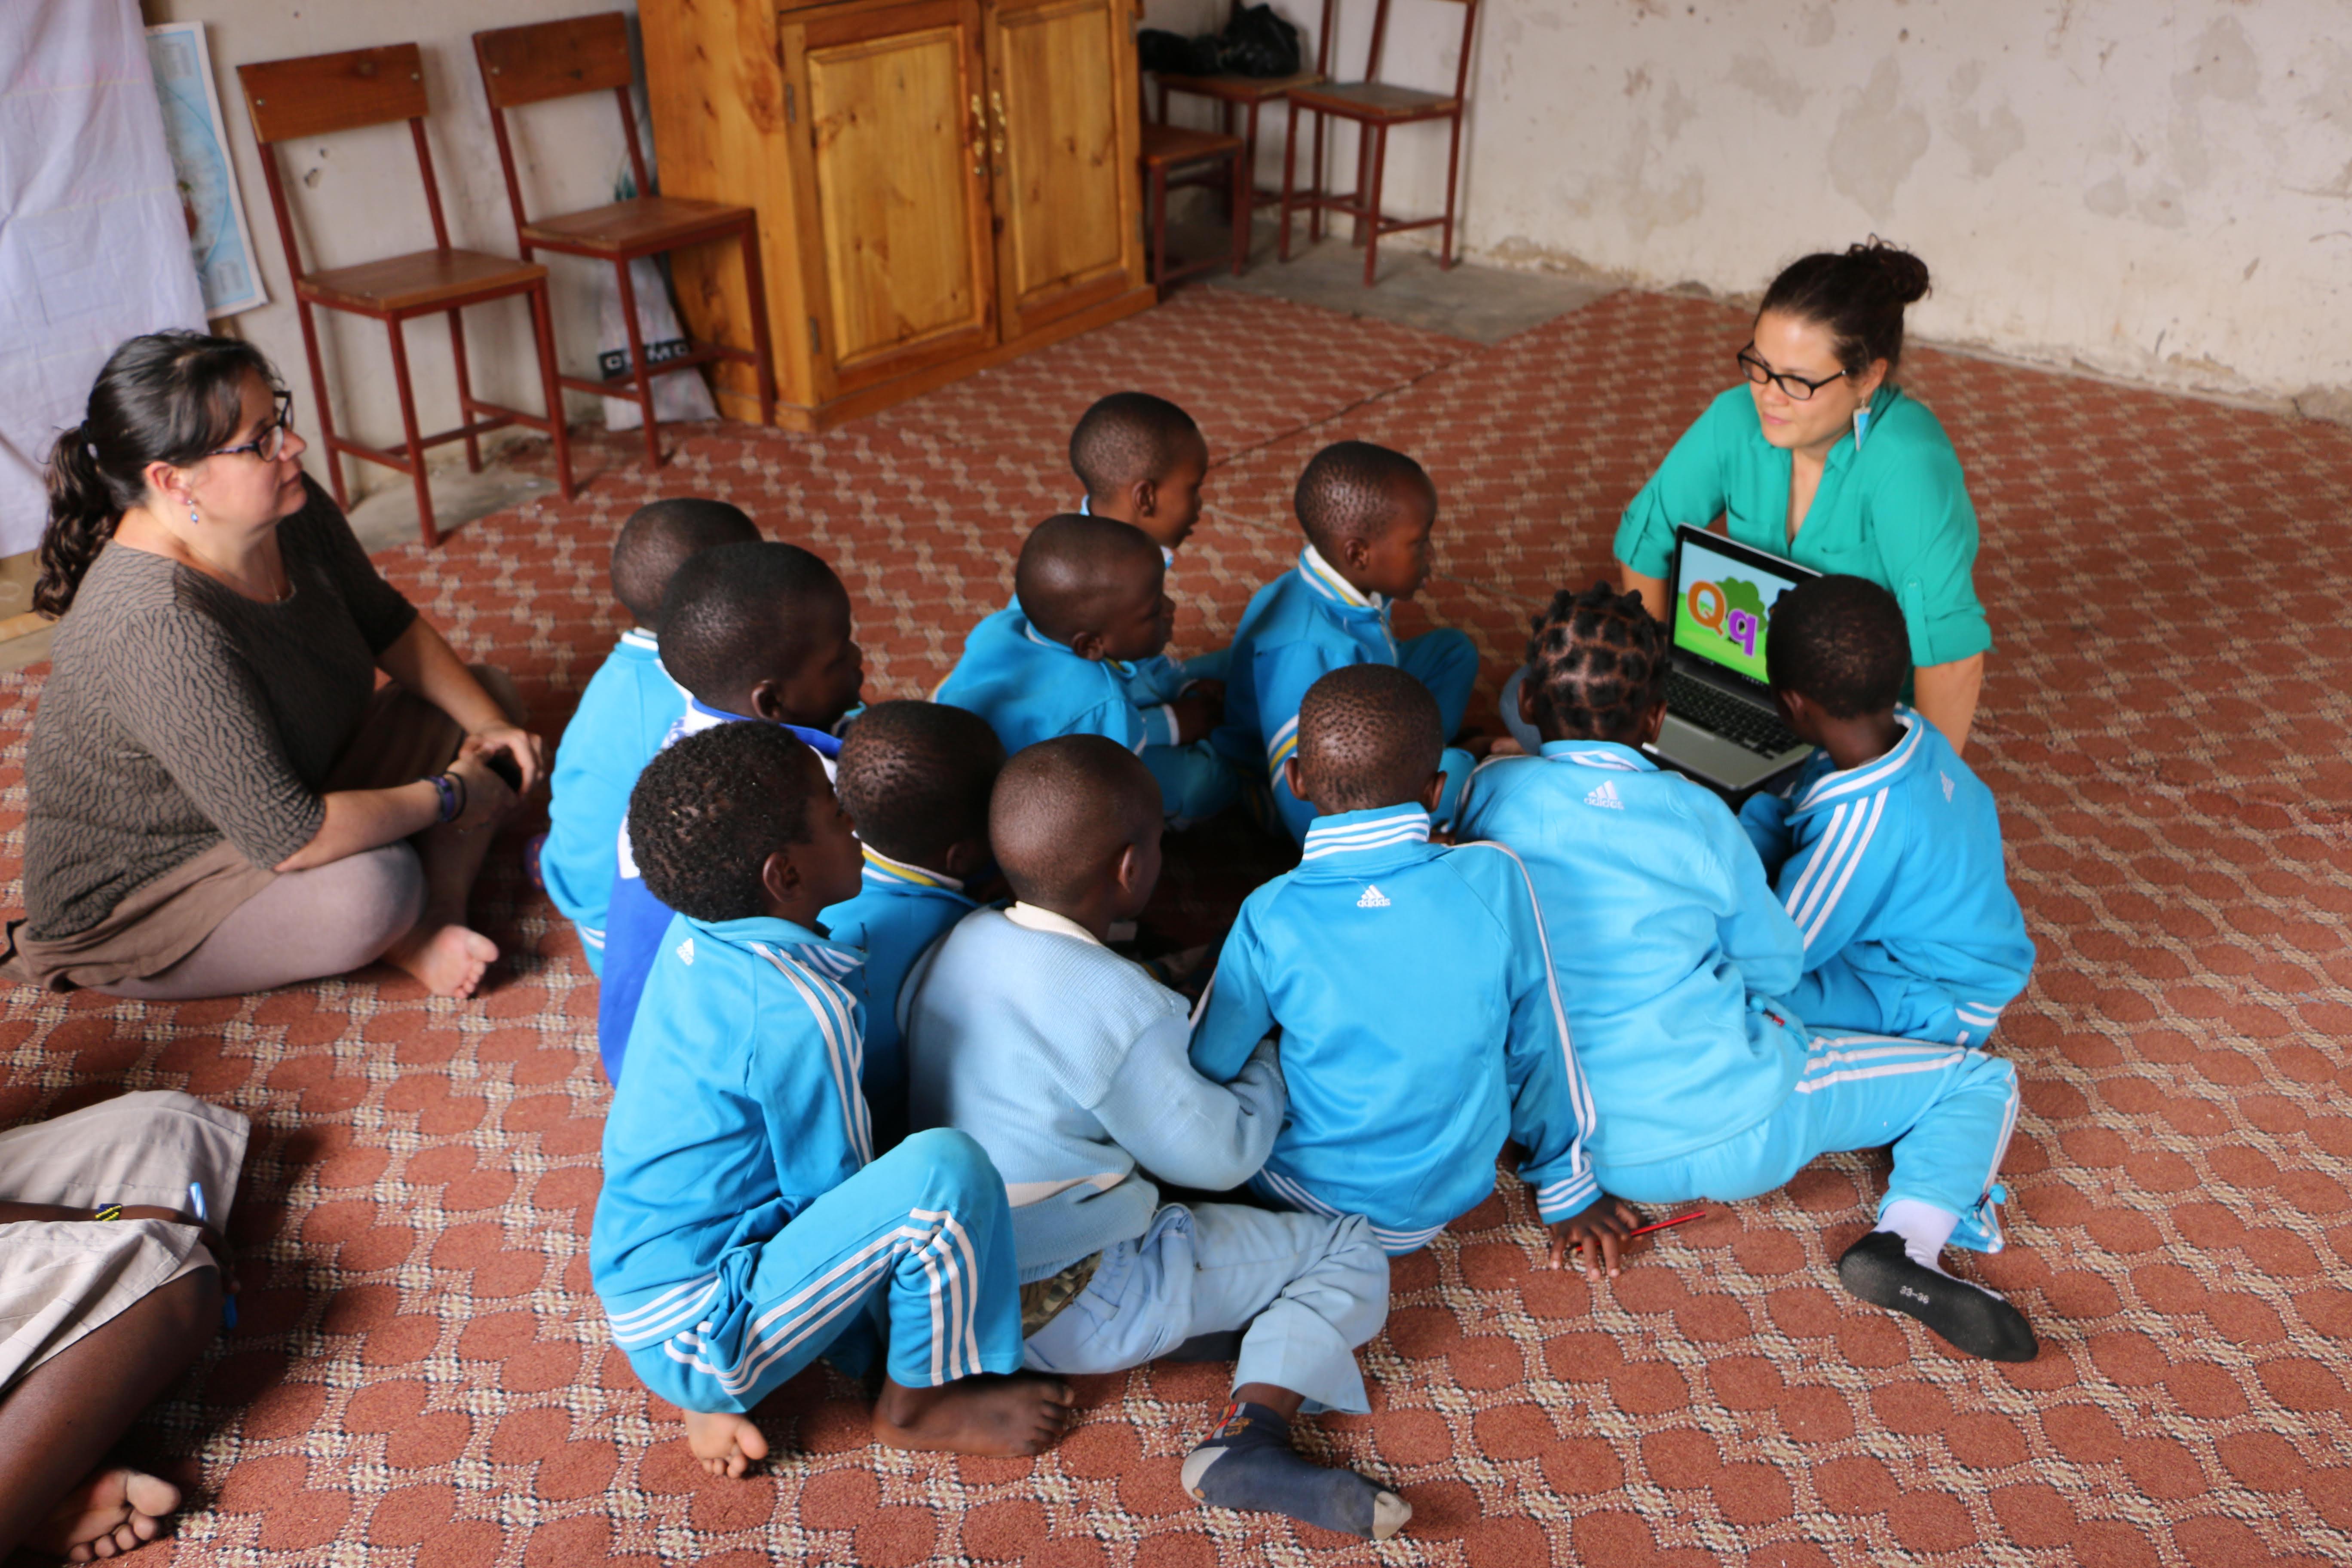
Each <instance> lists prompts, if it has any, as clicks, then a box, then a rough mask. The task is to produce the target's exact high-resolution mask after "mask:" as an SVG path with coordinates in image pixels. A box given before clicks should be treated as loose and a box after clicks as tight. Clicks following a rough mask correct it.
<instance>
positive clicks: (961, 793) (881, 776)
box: [834, 702, 1004, 869]
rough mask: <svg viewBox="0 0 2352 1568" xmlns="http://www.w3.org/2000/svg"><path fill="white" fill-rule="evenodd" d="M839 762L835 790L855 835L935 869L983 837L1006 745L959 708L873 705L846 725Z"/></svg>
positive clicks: (975, 716)
mask: <svg viewBox="0 0 2352 1568" xmlns="http://www.w3.org/2000/svg"><path fill="white" fill-rule="evenodd" d="M837 766H838V769H839V771H838V773H836V774H835V780H834V787H835V790H836V791H837V792H838V793H839V795H841V805H842V809H843V810H845V811H846V812H848V813H849V815H850V816H851V817H852V818H853V819H854V820H855V821H856V824H857V836H858V837H860V838H862V839H864V840H865V841H866V843H868V844H870V845H872V846H873V847H874V848H875V850H876V851H877V853H879V854H883V855H887V856H888V857H890V858H892V859H893V860H900V861H904V862H905V863H906V864H908V865H909V866H919V867H924V868H930V869H938V868H940V863H941V862H942V861H943V860H944V859H945V858H946V856H947V851H949V850H950V849H952V848H954V847H956V846H957V845H959V844H964V843H971V842H973V841H978V842H980V843H982V844H985V843H986V842H987V841H988V802H989V793H990V791H992V789H994V788H995V786H996V775H997V773H999V772H1000V771H1002V770H1003V766H1004V743H1003V742H1002V741H999V740H998V739H997V738H996V731H994V730H992V729H990V728H989V724H988V721H987V720H985V719H983V718H982V717H981V716H980V715H979V714H977V713H973V712H971V711H969V710H965V709H962V708H950V707H948V706H946V705H945V704H943V703H938V702H877V703H875V704H874V705H873V706H872V707H870V708H868V709H866V711H865V712H863V713H861V714H859V715H858V716H857V722H856V723H855V724H853V725H851V726H850V727H849V736H848V738H847V739H846V740H845V741H843V742H841V759H840V762H839V763H838V764H837Z"/></svg>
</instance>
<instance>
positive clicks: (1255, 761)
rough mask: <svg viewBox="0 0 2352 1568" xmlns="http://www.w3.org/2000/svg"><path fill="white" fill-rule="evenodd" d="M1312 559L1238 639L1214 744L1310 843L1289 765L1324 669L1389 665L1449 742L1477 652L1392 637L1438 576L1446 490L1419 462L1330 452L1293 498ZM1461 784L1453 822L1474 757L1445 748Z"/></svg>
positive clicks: (1440, 637)
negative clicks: (1433, 564)
mask: <svg viewBox="0 0 2352 1568" xmlns="http://www.w3.org/2000/svg"><path fill="white" fill-rule="evenodd" d="M1293 504H1294V505H1295V506H1296V507H1297V511H1298V521H1299V525H1300V527H1301V528H1302V529H1304V530H1305V531H1306V534H1307V548H1306V549H1304V550H1302V551H1300V552H1298V564H1297V566H1296V567H1295V568H1293V569H1292V570H1291V571H1288V572H1286V573H1284V574H1282V575H1281V576H1279V577H1277V578H1276V579H1275V580H1274V581H1273V582H1271V583H1269V584H1266V585H1265V587H1263V588H1260V589H1259V590H1258V591H1257V593H1256V595H1255V596H1254V597H1253V598H1252V599H1251V600H1250V602H1249V608H1248V609H1247V610H1246V611H1244V612H1243V615H1242V623H1241V627H1240V629H1239V630H1238V631H1237V632H1236V633H1235V634H1234V647H1233V662H1232V665H1231V667H1230V668H1229V670H1228V672H1227V676H1226V682H1225V718H1224V722H1223V724H1222V725H1220V726H1219V727H1218V729H1217V731H1216V733H1215V734H1214V735H1213V737H1212V739H1213V742H1214V743H1215V745H1216V747H1217V750H1218V751H1219V752H1222V753H1223V755H1224V758H1225V760H1226V761H1227V762H1228V763H1232V764H1233V765H1234V768H1236V769H1238V770H1241V771H1242V772H1243V773H1244V775H1245V776H1247V777H1251V778H1264V779H1265V780H1266V781H1267V783H1268V785H1269V787H1270V788H1271V789H1272V791H1273V797H1274V808H1275V811H1276V814H1277V815H1278V816H1280V817H1281V818H1282V824H1283V826H1285V827H1286V828H1288V829H1289V830H1290V836H1291V837H1293V838H1295V839H1298V840H1300V841H1302V842H1303V841H1304V840H1305V838H1306V837H1307V824H1308V823H1310V822H1312V821H1313V820H1314V818H1315V811H1314V808H1313V807H1312V806H1310V805H1308V804H1307V802H1305V801H1303V800H1301V799H1299V798H1298V797H1297V795H1293V794H1291V793H1290V785H1289V784H1288V782H1287V775H1286V773H1285V766H1284V765H1285V764H1286V763H1287V762H1288V761H1289V759H1290V755H1291V753H1292V752H1294V751H1296V750H1297V744H1298V705H1299V702H1300V701H1301V700H1303V699H1304V698H1305V697H1306V695H1307V688H1308V687H1310V686H1313V685H1314V684H1315V682H1316V681H1317V680H1318V679H1320V678H1321V677H1322V676H1323V675H1324V673H1325V672H1326V671H1328V670H1333V669H1338V668H1342V667H1344V666H1347V665H1353V664H1388V665H1394V666H1396V667H1397V668H1400V669H1402V670H1404V671H1406V672H1407V673H1408V674H1410V675H1412V676H1413V677H1415V678H1416V679H1419V680H1420V681H1421V682H1422V684H1423V685H1424V686H1426V687H1428V688H1429V690H1430V694H1431V695H1432V696H1433V697H1434V698H1436V700H1437V710H1438V714H1439V719H1440V722H1441V723H1442V724H1443V725H1444V732H1445V734H1446V735H1448V736H1453V735H1454V734H1457V733H1458V732H1459V731H1461V728H1462V716H1463V714H1464V712H1465V711H1466V710H1468V708H1469V706H1470V688H1471V685H1472V684H1473V683H1474V682H1475V680H1476V679H1478V650H1477V649H1476V648H1475V647H1473V646H1472V644H1471V641H1470V639H1469V638H1468V637H1465V636H1464V635H1463V634H1462V633H1460V632H1458V631H1455V630H1454V629H1452V628H1451V627H1445V628H1441V629H1439V630H1437V631H1433V632H1428V633H1424V634H1423V636H1421V637H1408V638H1406V639H1404V640H1403V641H1402V642H1400V641H1398V640H1397V637H1396V635H1395V634H1394V633H1393V632H1391V630H1390V629H1389V616H1390V612H1391V610H1392V609H1393V608H1394V606H1395V605H1396V602H1397V601H1398V600H1400V599H1410V598H1411V597H1412V596H1413V595H1415V594H1417V593H1419V592H1420V591H1421V585H1422V584H1423V582H1425V581H1426V580H1427V579H1428V576H1429V536H1430V532H1431V531H1432V530H1433V528H1435V526H1436V524H1437V488H1436V486H1434V485H1433V484H1431V483H1430V480H1429V476H1428V475H1427V474H1426V473H1424V472H1423V470H1422V467H1421V465H1420V464H1419V463H1416V462H1414V461H1413V460H1412V458H1408V457H1406V456H1405V455H1404V454H1403V453H1402V452H1392V451H1391V450H1389V449H1388V448H1387V447H1375V446H1372V445H1371V444H1370V443H1369V442H1365V441H1341V442H1339V443H1338V444H1337V445H1335V446H1329V447H1324V448H1323V449H1322V450H1321V451H1320V452H1318V453H1317V454H1316V455H1315V458H1314V460H1313V461H1311V462H1309V463H1308V464H1307V468H1306V471H1305V472H1303V473H1301V474H1300V475H1299V476H1298V489H1297V493H1296V495H1295V496H1294V498H1293ZM1445 770H1446V773H1447V776H1448V778H1449V779H1451V780H1452V781H1453V784H1452V785H1451V786H1450V787H1449V788H1448V790H1447V792H1446V794H1445V795H1444V798H1443V799H1441V800H1440V802H1439V803H1438V805H1437V807H1436V811H1437V816H1438V820H1439V821H1440V822H1441V823H1445V822H1450V821H1451V820H1452V818H1453V811H1454V802H1455V798H1456V796H1457V795H1458V794H1459V788H1460V784H1461V781H1462V780H1463V779H1465V778H1466V777H1468V775H1469V771H1470V757H1469V754H1468V753H1467V752H1457V751H1449V752H1448V753H1447V756H1446V762H1445Z"/></svg>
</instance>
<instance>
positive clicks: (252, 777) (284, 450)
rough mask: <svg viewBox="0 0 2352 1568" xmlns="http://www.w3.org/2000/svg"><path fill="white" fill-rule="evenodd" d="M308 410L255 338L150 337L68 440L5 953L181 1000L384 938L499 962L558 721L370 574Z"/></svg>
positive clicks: (359, 957)
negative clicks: (482, 915)
mask: <svg viewBox="0 0 2352 1568" xmlns="http://www.w3.org/2000/svg"><path fill="white" fill-rule="evenodd" d="M289 418H290V411H289V401H288V398H287V395H286V393H285V392H284V390H283V389H282V388H280V387H279V386H278V380H277V376H276V374H275V372H274V371H273V370H272V369H271V367H270V365H269V363H268V361H267V360H266V359H264V358H263V357H262V355H261V353H259V352H258V351H257V350H256V349H254V348H253V347H251V346H250V345H248V344H246V343H241V342H234V341H231V340H228V339H225V338H208V337H202V336H198V335H196V334H194V333H189V332H164V333H156V334H153V335H152V336H148V337H142V338H133V339H132V340H131V341H130V342H126V343H124V344H123V345H122V346H121V348H119V349H117V350H116V351H115V352H114V355H113V357H112V358H111V359H110V360H109V361H108V362H107V365H106V369H105V371H104V372H103V373H102V374H100V377H99V380H98V384H97V385H96V386H95V387H94V388H92V390H91V392H90V398H89V411H88V416H87V418H86V419H85V421H84V423H83V424H82V425H81V426H79V428H77V429H73V430H68V431H67V432H65V433H64V434H63V435H62V436H61V437H59V438H58V444H57V447H55V449H54V450H53V451H52V452H51V454H50V457H49V472H48V488H49V521H48V527H47V531H46V532H45V533H44V535H43V536H42V540H41V575H40V581H39V584H38V585H37V588H36V589H35V592H34V604H35V605H36V607H37V608H39V609H42V610H45V611H47V612H48V613H49V614H51V615H56V616H62V617H63V619H62V620H61V621H60V622H59V624H58V630H57V639H56V645H55V655H54V664H53V668H52V672H51V674H50V676H49V678H48V680H47V684H46V686H45V687H44V688H43V689H42V692H41V701H40V708H39V711H38V713H37V717H36V719H35V721H34V725H33V736H32V743H31V747H30V751H29V754H28V756H27V759H26V769H25V775H26V778H25V782H26V793H27V795H29V797H30V809H29V811H28V813H27V816H26V829H25V838H26V843H25V902H26V910H27V918H26V919H25V920H23V921H14V922H11V924H10V926H9V930H8V938H9V947H10V950H11V951H10V952H9V953H8V955H7V957H6V960H5V964H0V973H5V974H6V975H9V976H11V977H13V978H16V979H18V980H21V981H26V982H30V983H32V984H40V985H46V986H49V987H53V988H58V989H66V988H70V987H74V986H89V987H91V988H94V989H97V990H100V991H105V992H108V993H110V994H114V995H119V996H132V997H142V998H150V999H156V1000H179V999H183V998H186V997H194V996H221V995H236V994H245V993H248V992H253V991H259V990H265V989H268V988H269V987H271V986H277V985H285V984H293V983H295V982H298V981H302V980H310V979H316V978H319V977H320V976H323V975H329V974H339V973H343V972H345V971H348V970H352V969H356V968H359V967H361V966H362V965H364V964H367V963H373V962H374V961H375V960H377V959H379V958H381V959H383V960H384V961H385V962H387V963H393V964H395V965H397V966H398V967H400V968H402V969H404V970H406V971H407V972H408V973H410V974H413V975H415V977H416V978H417V979H418V980H420V981H422V982H423V983H424V984H425V986H426V987H427V988H428V989H429V990H431V991H432V992H434V993H435V994H439V995H449V996H466V995H470V994H472V993H473V991H474V988H475V987H476V986H477V985H478V984H479V983H480V981H481V978H482V973H483V971H484V970H485V969H486V968H487V967H488V965H489V964H490V963H492V962H493V961H494V960H496V958H497V957H498V949H497V947H496V946H495V945H493V944H492V943H491V942H490V941H489V939H488V938H487V937H484V936H482V935H481V934H479V933H478V932H477V931H472V930H470V929H468V928H467V924H466V900H467V894H468V893H469V892H470V891H471V890H472V888H473V884H474V879H475V877H476V875H477V874H478V872H479V871H480V869H481V865H482V858H483V856H484V855H485V854H486V853H487V852H488V848H489V845H490V840H491V838H492V837H493V836H494V830H495V828H496V826H497V825H498V824H499V823H500V822H502V821H503V820H505V819H506V817H507V816H509V815H510V814H511V812H512V810H513V809H514V806H515V804H516V798H517V789H516V788H512V787H509V784H508V782H507V780H506V779H505V778H502V777H501V776H500V774H501V772H502V771H503V772H504V773H507V774H508V775H509V777H511V778H513V779H515V780H516V781H518V785H519V788H520V790H521V791H522V792H526V793H527V792H528V791H529V790H530V788H531V786H532V785H533V784H536V783H537V781H538V779H539V776H540V773H541V743H540V741H539V738H538V737H537V736H535V735H531V734H529V733H527V732H526V731H523V730H522V729H521V728H520V726H519V724H518V723H517V722H516V721H515V719H514V718H512V717H510V713H511V712H512V711H513V710H514V704H513V702H512V700H511V688H510V687H508V686H507V684H506V682H505V679H504V677H502V676H499V675H498V674H497V672H495V671H487V670H485V671H479V672H478V671H476V670H473V669H469V668H467V666H466V665H465V664H464V663H463V662H462V661H460V660H459V658H457V654H456V653H455V652H453V651H452V650H451V648H450V647H449V645H448V643H447V642H446V640H444V639H443V637H442V636H441V634H440V633H438V632H436V631H435V630H434V629H433V627H431V626H428V625H426V624H425V621H424V620H423V618H421V617H420V616H418V615H417V613H416V611H415V609H414V608H413V607H412V606H411V605H409V603H408V601H407V600H406V599H404V597H402V595H400V593H399V592H398V591H397V590H396V589H394V588H393V587H392V586H391V584H387V583H386V582H384V580H383V578H382V577H381V576H380V575H378V574H377V573H376V570H375V568H374V567H373V565H372V564H370V563H369V561H368V558H367V554H366V552H364V551H363V550H362V549H361V548H360V544H359V542H358V541H357V540H356V539H355V538H354V537H353V536H352V531H351V525H350V524H349V523H348V522H347V521H344V518H343V515H342V513H341V511H340V510H337V508H336V507H335V505H334V504H333V502H332V501H331V500H329V499H328V498H327V496H326V495H325V494H324V493H323V492H321V491H320V489H318V487H316V486H315V485H313V484H311V483H310V481H309V480H308V479H305V478H304V476H303V473H302V468H301V465H300V463H299V458H300V457H301V454H302V451H303V441H302V438H301V437H299V436H297V435H295V434H294V433H293V431H292V429H291V428H290V426H289ZM379 670H381V671H382V672H383V674H385V675H386V676H389V677H390V678H391V679H390V683H389V684H387V685H385V686H383V688H382V689H378V688H377V685H376V674H377V672H378V671H379ZM485 675H487V676H488V677H489V680H490V685H492V686H497V687H499V688H501V689H503V690H504V692H505V697H506V700H503V701H502V700H501V699H500V698H499V697H497V696H493V695H492V692H491V689H490V688H489V686H486V685H485V682H484V679H482V677H483V676H485Z"/></svg>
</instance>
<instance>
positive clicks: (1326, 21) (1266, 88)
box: [1157, 0, 1335, 195]
mask: <svg viewBox="0 0 2352 1568" xmlns="http://www.w3.org/2000/svg"><path fill="white" fill-rule="evenodd" d="M1334 4H1335V0H1323V25H1322V27H1321V30H1319V31H1318V32H1317V33H1316V35H1315V68H1314V69H1313V70H1303V71H1296V72H1293V73H1292V74H1291V75H1289V76H1272V77H1265V76H1234V75H1231V74H1229V73H1227V74H1220V75H1217V76H1162V77H1160V78H1158V79H1157V85H1158V88H1159V96H1160V123H1161V124H1162V125H1165V124H1167V123H1168V95H1169V94H1170V93H1171V92H1172V93H1178V94H1189V95H1190V96H1192V97H1194V98H1206V99H1210V100H1213V101H1214V102H1215V103H1216V105H1217V129H1218V130H1220V131H1222V132H1224V133H1225V134H1226V135H1228V136H1230V135H1232V134H1233V133H1234V110H1236V109H1240V110H1243V111H1244V120H1243V125H1244V129H1243V131H1242V142H1243V153H1242V158H1243V165H1242V166H1243V167H1244V168H1246V169H1248V170H1249V171H1250V177H1251V179H1252V180H1253V181H1255V179H1256V177H1257V174H1256V172H1257V111H1258V110H1259V109H1261V108H1263V107H1264V106H1265V105H1266V104H1268V103H1271V102H1273V101H1274V100H1276V99H1277V98H1282V97H1286V96H1287V95H1288V94H1290V93H1292V92H1294V91H1296V90H1297V89H1299V88H1302V87H1313V86H1315V85H1316V84H1317V83H1318V82H1320V81H1322V80H1323V78H1324V72H1325V70H1326V69H1327V68H1328V66H1329V64H1330V59H1331V9H1332V6H1333V5H1334ZM1243 5H1244V0H1234V4H1233V12H1234V14H1238V13H1239V12H1240V10H1241V8H1242V6H1243ZM1315 134H1316V136H1317V137H1318V138H1320V137H1321V136H1322V134H1323V121H1321V120H1319V119H1318V120H1317V121H1315ZM1315 166H1316V167H1317V168H1318V169H1319V168H1321V167H1322V166H1323V151H1322V144H1321V142H1320V141H1319V140H1318V142H1317V145H1316V152H1315ZM1266 194H1267V195H1273V193H1272V192H1267V193H1266Z"/></svg>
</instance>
